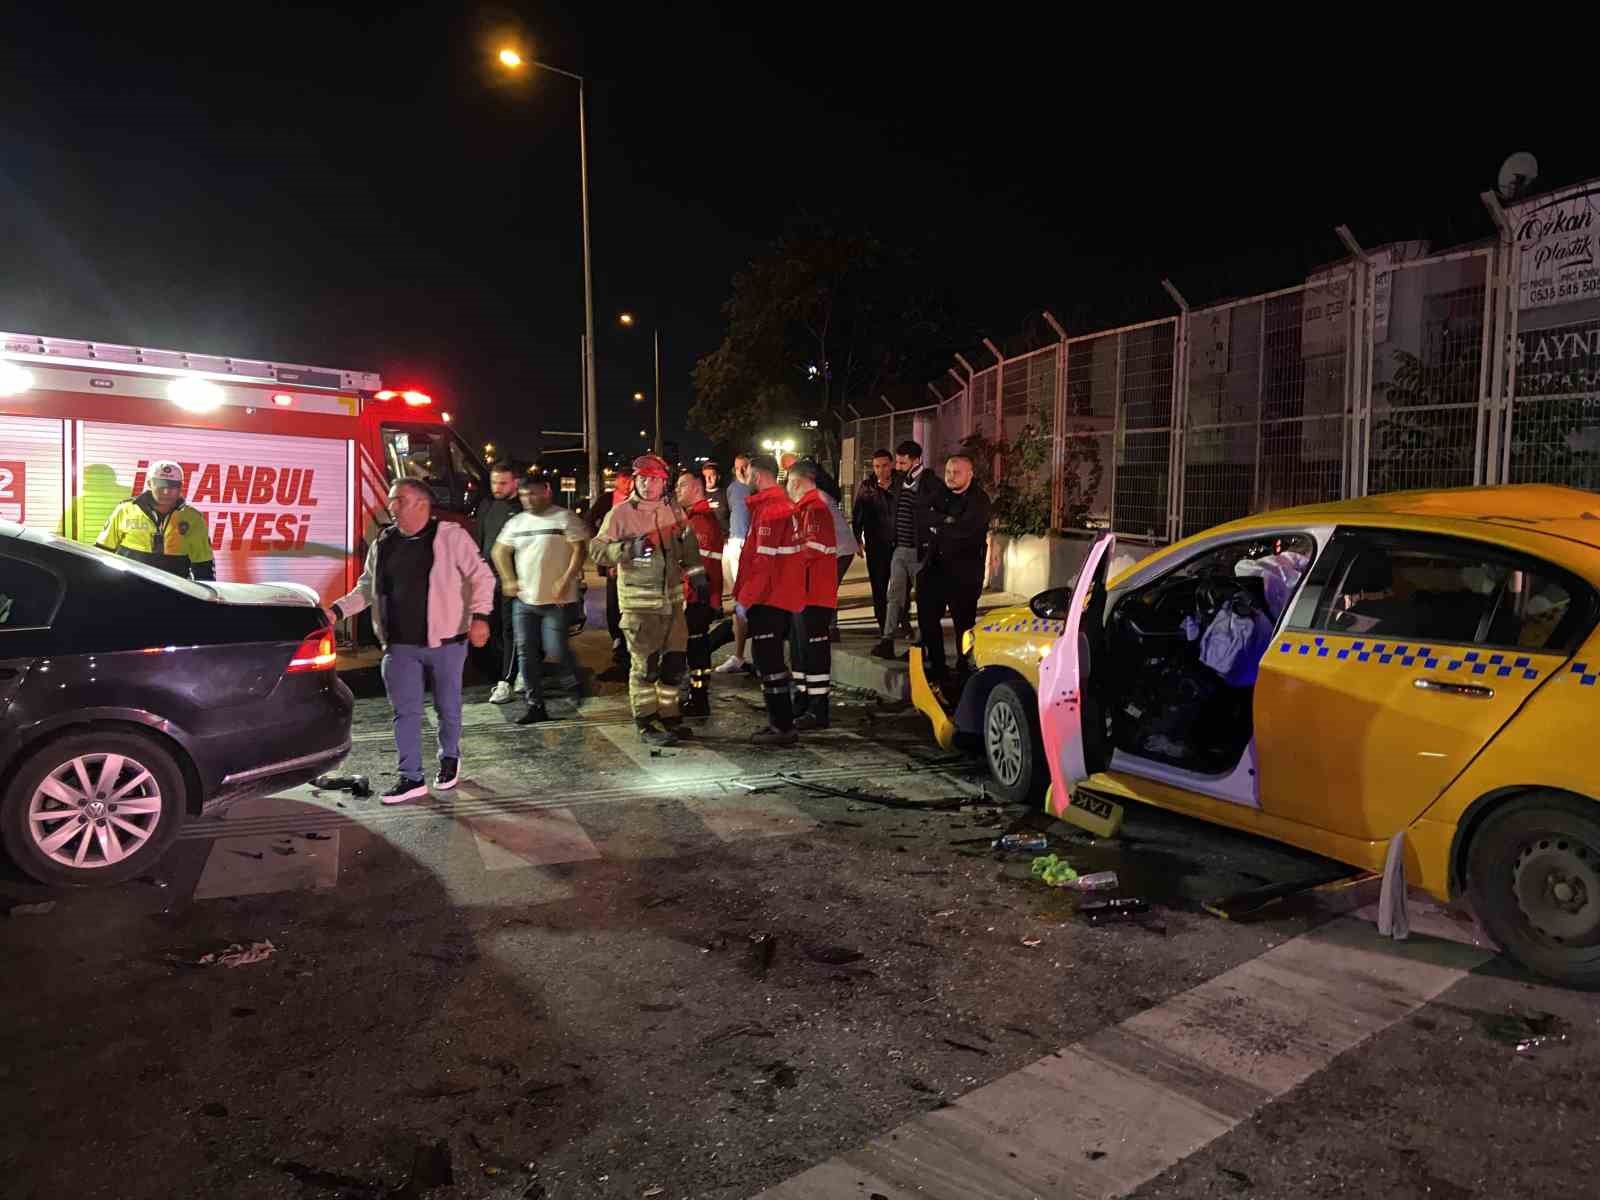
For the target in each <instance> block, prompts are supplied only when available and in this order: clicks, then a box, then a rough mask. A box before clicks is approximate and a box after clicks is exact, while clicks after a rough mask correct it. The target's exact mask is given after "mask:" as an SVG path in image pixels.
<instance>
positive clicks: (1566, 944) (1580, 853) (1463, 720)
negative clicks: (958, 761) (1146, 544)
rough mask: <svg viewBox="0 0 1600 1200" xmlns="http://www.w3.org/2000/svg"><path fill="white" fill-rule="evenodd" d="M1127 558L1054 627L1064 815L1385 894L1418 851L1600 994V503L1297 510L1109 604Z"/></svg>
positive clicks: (1248, 522) (1079, 590) (1552, 494)
mask: <svg viewBox="0 0 1600 1200" xmlns="http://www.w3.org/2000/svg"><path fill="white" fill-rule="evenodd" d="M1114 544H1115V542H1114V539H1113V538H1112V537H1110V536H1105V537H1102V538H1101V539H1100V540H1099V541H1098V542H1096V543H1095V545H1094V546H1093V548H1092V549H1091V550H1090V553H1089V555H1088V557H1087V558H1086V559H1085V562H1084V567H1083V569H1082V571H1081V573H1080V575H1079V577H1078V581H1077V583H1076V585H1075V586H1074V588H1073V589H1072V590H1071V592H1070V593H1067V594H1065V599H1064V603H1063V602H1062V596H1061V595H1060V594H1057V596H1056V598H1055V600H1054V602H1053V604H1054V607H1053V608H1052V607H1049V606H1046V609H1045V611H1046V612H1047V613H1048V614H1049V615H1051V616H1054V615H1056V614H1057V613H1059V615H1060V617H1061V620H1062V625H1061V628H1060V631H1059V633H1058V634H1057V635H1056V636H1055V637H1054V638H1053V639H1052V641H1051V644H1050V646H1049V647H1048V649H1047V650H1046V651H1045V653H1044V655H1043V657H1042V659H1041V661H1040V663H1039V669H1038V675H1037V679H1038V684H1037V694H1038V704H1039V717H1040V735H1041V738H1042V748H1043V752H1044V757H1045V760H1046V764H1047V767H1048V769H1049V772H1050V775H1051V785H1050V788H1049V792H1048V795H1047V799H1046V804H1047V806H1048V808H1049V809H1050V811H1051V812H1053V813H1055V814H1056V815H1058V816H1066V815H1068V810H1069V806H1080V805H1087V806H1089V808H1090V810H1092V811H1101V812H1103V811H1105V810H1106V809H1107V808H1109V807H1111V806H1114V805H1118V804H1121V803H1125V802H1127V801H1132V800H1137V801H1142V802H1144V803H1146V804H1153V805H1155V806H1157V807H1160V808H1166V809H1171V810H1172V811H1174V812H1180V813H1184V814H1186V815H1189V816H1192V817H1197V818H1200V819H1201V820H1206V821H1212V822H1215V823H1218V824H1221V825H1227V826H1231V827H1232V828H1235V829H1240V830H1244V831H1247V832H1250V833H1255V834H1260V835H1263V836H1265V837H1270V838H1275V839H1277V840H1279V841H1283V842H1287V843H1289V844H1291V845H1295V846H1299V847H1301V848H1303V849H1306V850H1310V851H1313V852H1315V853H1318V854H1323V855H1326V856H1328V857H1330V858H1334V859H1337V860H1339V861H1341V862H1345V863H1349V864H1351V865H1352V866H1355V867H1359V868H1364V869H1367V870H1373V871H1377V870H1381V869H1382V868H1383V865H1384V861H1385V858H1386V855H1387V853H1388V850H1389V847H1390V844H1391V842H1394V841H1398V844H1399V845H1400V846H1401V847H1402V849H1403V859H1402V861H1403V864H1404V868H1405V877H1406V880H1407V882H1408V883H1410V884H1413V885H1417V886H1420V887H1422V888H1423V889H1425V890H1426V891H1428V892H1429V893H1431V894H1432V895H1434V896H1436V897H1438V898H1440V899H1442V900H1450V899H1454V898H1456V897H1458V896H1461V895H1465V896H1466V897H1467V898H1468V899H1469V900H1470V902H1471V904H1472V906H1473V908H1474V910H1475V912H1476V913H1477V916H1478V918H1479V920H1480V921H1481V922H1482V923H1483V925H1484V927H1485V929H1486V930H1487V931H1488V932H1489V934H1490V935H1491V936H1492V937H1494V939H1495V940H1496V941H1497V942H1498V943H1499V944H1500V945H1501V947H1502V948H1503V949H1505V950H1506V951H1507V952H1508V953H1510V954H1511V955H1512V956H1513V957H1514V958H1516V959H1517V960H1518V961H1520V962H1522V963H1523V964H1525V965H1526V966H1528V967H1530V968H1532V969H1533V970H1535V971H1538V972H1539V973H1541V974H1543V975H1546V976H1548V977H1550V978H1553V979H1557V980H1560V981H1563V982H1570V983H1578V984H1600V753H1597V752H1596V744H1597V741H1600V633H1597V632H1596V625H1597V620H1600V495H1596V494H1594V493H1591V492H1584V491H1577V490H1573V489H1567V488H1559V487H1551V486H1545V485H1519V486H1502V487H1487V488H1464V489H1455V490H1450V491H1437V492H1402V493H1392V494H1387V495H1380V496H1371V497H1367V498H1364V499H1360V500H1350V501H1344V502H1340V503H1331V504H1324V505H1316V506H1311V507H1306V508H1293V509H1285V510H1281V511H1278V512H1271V513H1264V514H1261V515H1259V516H1253V517H1249V518H1246V519H1245V520H1241V521H1236V522H1233V523H1232V524H1228V525H1222V526H1218V527H1217V528H1214V529H1211V530H1208V531H1206V532H1205V533H1202V534H1199V535H1197V536H1195V537H1191V538H1188V539H1186V540H1184V541H1181V542H1178V543H1176V544H1174V545H1172V546H1170V547H1167V548H1166V549H1164V550H1162V551H1161V552H1159V553H1158V554H1156V555H1154V556H1152V557H1150V558H1148V559H1145V560H1144V561H1142V562H1140V563H1138V564H1136V565H1135V566H1133V567H1132V568H1131V569H1128V570H1125V571H1122V572H1120V573H1119V574H1117V575H1115V576H1114V577H1110V578H1108V576H1109V575H1110V572H1109V569H1108V568H1109V564H1110V561H1111V553H1112V549H1113V547H1114ZM1050 595H1051V594H1050V593H1046V594H1045V596H1044V597H1038V598H1036V606H1037V604H1038V602H1039V601H1041V600H1043V599H1045V597H1049V596H1050ZM1040 619H1041V620H1042V619H1045V618H1044V617H1041V618H1040ZM1074 815H1076V814H1074Z"/></svg>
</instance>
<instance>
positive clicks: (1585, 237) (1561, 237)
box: [1510, 180, 1600, 309]
mask: <svg viewBox="0 0 1600 1200" xmlns="http://www.w3.org/2000/svg"><path fill="white" fill-rule="evenodd" d="M1510 216H1511V232H1512V234H1513V236H1515V238H1516V239H1517V249H1518V251H1519V253H1520V259H1521V261H1520V263H1519V270H1520V272H1521V274H1520V276H1519V284H1518V289H1519V295H1518V306H1519V307H1521V308H1523V309H1530V308H1547V307H1549V306H1550V305H1552V304H1568V303H1571V302H1572V301H1575V300H1590V301H1594V300H1600V255H1597V248H1600V247H1597V242H1600V180H1591V181H1590V182H1588V183H1580V184H1578V185H1577V186H1576V187H1570V188H1563V189H1562V190H1561V191H1559V192H1552V193H1551V194H1550V195H1548V196H1539V197H1536V198H1535V199H1532V200H1528V201H1525V202H1524V203H1522V204H1518V205H1514V206H1513V207H1512V209H1511V213H1510Z"/></svg>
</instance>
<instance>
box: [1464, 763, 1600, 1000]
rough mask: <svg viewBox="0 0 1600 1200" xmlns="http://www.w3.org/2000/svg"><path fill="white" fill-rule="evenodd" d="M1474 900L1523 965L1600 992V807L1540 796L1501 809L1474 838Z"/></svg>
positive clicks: (1470, 881) (1470, 879) (1470, 877)
mask: <svg viewBox="0 0 1600 1200" xmlns="http://www.w3.org/2000/svg"><path fill="white" fill-rule="evenodd" d="M1467 894H1468V896H1469V897H1470V899H1471V901H1472V906H1473V909H1474V910H1475V911H1476V912H1477V914H1478V919H1479V920H1481V921H1482V922H1483V924H1484V927H1485V928H1486V929H1487V930H1488V931H1489V933H1490V935H1491V936H1493V938H1494V939H1495V941H1497V942H1499V943H1500V945H1501V946H1503V947H1504V948H1505V950H1506V952H1507V953H1508V954H1510V955H1511V956H1512V957H1513V958H1515V959H1516V960H1517V961H1518V962H1520V963H1522V964H1523V965H1524V966H1526V967H1528V968H1530V969H1531V970H1533V971H1536V972H1538V973H1539V974H1540V975H1543V976H1545V977H1546V978H1549V979H1553V980H1555V981H1557V982H1558V983H1565V984H1572V985H1575V986H1579V987H1596V988H1600V804H1597V803H1596V802H1595V801H1593V800H1585V799H1581V798H1579V797H1577V796H1570V795H1565V794H1562V793H1558V792H1538V793H1535V794H1533V795H1530V796H1524V797H1521V798H1519V799H1517V800H1514V801H1512V802H1511V803H1509V804H1507V805H1505V806H1504V807H1502V808H1499V809H1496V810H1495V811H1494V812H1493V813H1491V814H1490V815H1489V816H1488V818H1486V819H1485V820H1484V822H1483V824H1482V825H1480V826H1479V827H1478V829H1477V831H1476V832H1475V833H1474V834H1473V836H1472V844H1471V846H1470V847H1469V848H1468V852H1467Z"/></svg>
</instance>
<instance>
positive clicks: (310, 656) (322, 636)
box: [284, 629, 339, 675]
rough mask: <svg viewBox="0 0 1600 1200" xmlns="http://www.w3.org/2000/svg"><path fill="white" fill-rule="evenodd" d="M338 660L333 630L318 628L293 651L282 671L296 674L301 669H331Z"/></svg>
mask: <svg viewBox="0 0 1600 1200" xmlns="http://www.w3.org/2000/svg"><path fill="white" fill-rule="evenodd" d="M338 662H339V654H338V652H337V651H336V650H335V649H334V646H333V630H331V629H319V630H317V632H316V633H313V634H311V635H310V636H308V637H307V638H306V639H305V641H303V642H301V643H300V648H299V649H298V650H296V651H295V652H294V657H293V658H291V659H290V660H289V665H288V666H287V667H285V668H284V673H285V674H288V675H298V674H299V673H300V672H301V671H331V670H333V668H334V667H335V666H337V665H338Z"/></svg>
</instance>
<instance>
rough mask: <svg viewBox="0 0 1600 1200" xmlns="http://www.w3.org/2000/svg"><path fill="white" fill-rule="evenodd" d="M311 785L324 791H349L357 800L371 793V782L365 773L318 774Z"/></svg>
mask: <svg viewBox="0 0 1600 1200" xmlns="http://www.w3.org/2000/svg"><path fill="white" fill-rule="evenodd" d="M311 786H312V787H314V788H319V789H321V790H322V791H326V792H349V793H350V794H351V795H352V796H354V797H355V798H356V799H358V800H364V799H366V798H367V797H368V796H370V795H372V784H371V783H370V782H368V780H367V777H366V776H365V775H318V776H317V777H316V778H315V779H313V780H312V781H311Z"/></svg>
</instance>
